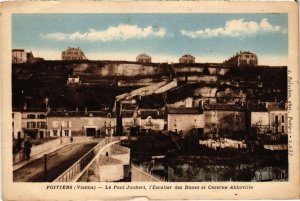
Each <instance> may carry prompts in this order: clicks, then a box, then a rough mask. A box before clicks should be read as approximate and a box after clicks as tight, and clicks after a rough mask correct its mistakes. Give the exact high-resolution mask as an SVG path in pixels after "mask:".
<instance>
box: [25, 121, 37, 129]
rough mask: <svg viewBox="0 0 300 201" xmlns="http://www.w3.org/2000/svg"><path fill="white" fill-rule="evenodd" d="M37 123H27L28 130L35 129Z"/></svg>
mask: <svg viewBox="0 0 300 201" xmlns="http://www.w3.org/2000/svg"><path fill="white" fill-rule="evenodd" d="M35 127H36V123H35V122H27V128H35Z"/></svg>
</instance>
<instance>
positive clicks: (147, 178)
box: [131, 164, 167, 182]
mask: <svg viewBox="0 0 300 201" xmlns="http://www.w3.org/2000/svg"><path fill="white" fill-rule="evenodd" d="M131 172H132V176H131V181H132V182H167V180H166V179H165V178H162V177H160V176H158V175H155V174H152V173H151V172H150V171H147V170H146V169H145V168H144V167H143V166H141V165H140V166H138V165H134V164H132V165H131Z"/></svg>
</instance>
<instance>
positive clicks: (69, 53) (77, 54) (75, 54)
mask: <svg viewBox="0 0 300 201" xmlns="http://www.w3.org/2000/svg"><path fill="white" fill-rule="evenodd" d="M61 59H62V60H87V58H86V56H85V54H84V52H83V51H82V50H81V49H80V48H79V47H77V48H72V47H69V48H68V49H67V50H65V51H63V52H62V54H61Z"/></svg>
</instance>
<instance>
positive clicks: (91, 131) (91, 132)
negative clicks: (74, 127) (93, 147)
mask: <svg viewBox="0 0 300 201" xmlns="http://www.w3.org/2000/svg"><path fill="white" fill-rule="evenodd" d="M86 136H93V137H95V136H96V128H86Z"/></svg>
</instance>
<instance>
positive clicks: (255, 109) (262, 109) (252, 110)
mask: <svg viewBox="0 0 300 201" xmlns="http://www.w3.org/2000/svg"><path fill="white" fill-rule="evenodd" d="M250 111H251V112H268V109H267V108H265V107H252V108H250Z"/></svg>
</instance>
